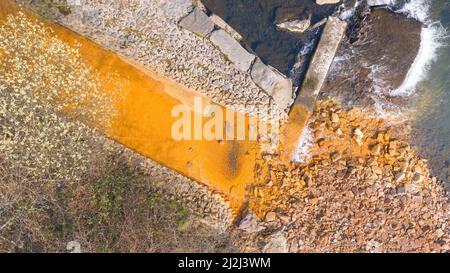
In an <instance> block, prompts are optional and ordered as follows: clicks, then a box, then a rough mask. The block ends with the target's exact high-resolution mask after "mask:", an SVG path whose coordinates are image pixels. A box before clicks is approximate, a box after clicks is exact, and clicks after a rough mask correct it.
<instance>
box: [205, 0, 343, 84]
mask: <svg viewBox="0 0 450 273" xmlns="http://www.w3.org/2000/svg"><path fill="white" fill-rule="evenodd" d="M202 3H204V4H205V6H206V7H207V8H208V10H209V11H211V12H213V13H215V14H217V15H219V16H220V17H221V18H222V19H224V20H225V21H226V22H227V23H228V24H229V25H230V26H231V27H233V28H234V29H235V30H236V31H237V32H238V33H239V34H241V35H242V36H243V37H244V40H243V44H244V46H246V47H247V49H250V50H252V51H253V52H255V53H256V55H257V56H258V57H260V58H261V59H262V60H263V62H265V63H266V64H269V65H271V66H273V67H275V68H277V69H278V70H279V71H280V72H282V73H284V74H285V75H290V74H292V68H293V67H294V65H295V63H296V62H298V61H299V60H298V56H299V53H301V52H302V51H303V52H305V51H307V50H308V48H306V47H308V46H309V47H310V48H312V47H313V46H311V42H313V39H314V38H315V37H317V32H318V31H319V30H318V29H316V30H315V31H312V30H308V31H306V32H304V33H301V34H299V33H293V32H289V31H283V30H279V29H278V28H277V27H276V22H277V21H280V20H283V19H293V18H295V17H300V18H307V17H308V16H309V15H311V16H312V17H311V25H314V24H315V23H317V22H319V21H320V20H322V19H323V18H325V17H328V16H329V15H331V14H332V13H333V11H334V10H335V8H336V5H323V6H320V5H317V4H316V2H315V0H203V1H202ZM300 55H301V54H300ZM305 55H307V54H305ZM293 73H297V71H295V72H293ZM292 76H294V77H295V76H296V75H292Z"/></svg>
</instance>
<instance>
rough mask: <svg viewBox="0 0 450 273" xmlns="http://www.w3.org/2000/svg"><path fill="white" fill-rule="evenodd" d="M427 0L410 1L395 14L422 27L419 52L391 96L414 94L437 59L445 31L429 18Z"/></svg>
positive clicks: (444, 37) (428, 2)
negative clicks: (420, 24) (402, 15)
mask: <svg viewBox="0 0 450 273" xmlns="http://www.w3.org/2000/svg"><path fill="white" fill-rule="evenodd" d="M429 10H430V1H429V0H410V1H409V2H407V3H405V5H404V6H403V7H402V8H401V9H399V10H398V11H397V12H400V13H404V14H406V15H408V16H409V17H412V18H414V19H416V20H419V21H420V22H422V23H424V24H425V26H423V27H422V31H421V35H420V37H421V39H420V48H419V52H418V54H417V56H416V58H415V59H414V62H413V64H412V65H411V68H410V69H409V71H408V73H407V75H406V77H405V80H404V81H403V83H402V84H401V86H400V87H398V88H397V89H395V90H393V91H391V92H390V94H391V95H392V96H410V95H412V94H414V92H415V89H416V86H417V84H418V83H420V82H421V81H423V80H424V79H425V78H426V77H427V73H428V71H429V69H430V66H431V65H432V64H433V62H434V61H435V60H436V58H437V51H438V49H439V48H440V47H441V46H443V44H444V42H443V41H444V40H445V39H446V30H445V28H444V27H443V26H442V25H441V24H440V23H439V22H434V23H432V22H431V20H430V18H429Z"/></svg>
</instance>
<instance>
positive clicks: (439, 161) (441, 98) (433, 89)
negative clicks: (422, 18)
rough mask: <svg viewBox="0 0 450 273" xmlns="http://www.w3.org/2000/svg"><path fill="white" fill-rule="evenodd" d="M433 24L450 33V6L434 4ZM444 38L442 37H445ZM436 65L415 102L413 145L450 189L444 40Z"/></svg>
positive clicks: (449, 80) (449, 76)
mask: <svg viewBox="0 0 450 273" xmlns="http://www.w3.org/2000/svg"><path fill="white" fill-rule="evenodd" d="M429 20H430V21H433V22H434V21H440V23H441V24H442V26H443V27H444V28H445V29H447V34H444V35H448V30H450V2H449V1H448V0H432V2H431V5H430V11H429ZM441 35H442V34H441ZM440 42H441V43H442V46H441V47H440V48H438V50H437V51H436V57H435V61H434V62H433V63H432V64H431V65H430V66H429V69H428V71H425V72H424V73H425V74H424V81H422V82H421V83H419V84H418V86H417V88H416V96H415V97H414V98H413V100H412V109H413V111H414V112H413V114H414V118H415V120H414V122H413V129H414V130H413V132H414V133H413V135H412V137H411V139H412V142H413V144H414V145H416V147H417V149H418V151H419V153H420V154H421V155H423V156H424V157H425V158H427V159H428V160H429V167H430V168H431V169H432V173H433V174H434V175H437V176H439V177H440V178H441V179H443V180H445V181H446V182H447V185H448V186H450V169H449V168H450V43H449V38H448V36H447V38H443V39H441V40H440Z"/></svg>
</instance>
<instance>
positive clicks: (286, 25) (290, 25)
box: [277, 19, 311, 33]
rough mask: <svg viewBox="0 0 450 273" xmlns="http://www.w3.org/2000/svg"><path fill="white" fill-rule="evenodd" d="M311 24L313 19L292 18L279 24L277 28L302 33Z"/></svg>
mask: <svg viewBox="0 0 450 273" xmlns="http://www.w3.org/2000/svg"><path fill="white" fill-rule="evenodd" d="M310 25H311V20H310V19H306V20H292V21H287V22H283V23H279V24H277V28H279V29H282V30H286V31H290V32H298V33H302V32H304V31H305V30H307V29H308V28H309V26H310Z"/></svg>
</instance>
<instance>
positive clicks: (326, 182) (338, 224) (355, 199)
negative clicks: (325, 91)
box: [241, 102, 450, 252]
mask: <svg viewBox="0 0 450 273" xmlns="http://www.w3.org/2000/svg"><path fill="white" fill-rule="evenodd" d="M332 113H339V117H340V123H339V128H341V130H342V134H341V135H338V134H336V132H335V131H336V129H335V128H333V122H332V121H331V118H330V117H331V114H332ZM310 123H311V125H310V127H311V128H312V130H314V139H313V141H314V143H315V145H314V146H313V147H312V148H311V149H310V153H311V158H312V160H311V161H310V162H308V163H304V164H298V163H290V164H283V163H280V162H279V161H278V160H277V158H276V157H275V158H272V159H267V160H264V161H262V160H261V161H258V162H257V168H256V169H257V170H258V173H257V175H258V177H259V179H260V180H258V181H259V182H258V183H259V184H258V185H259V187H260V190H259V192H262V193H261V194H259V195H258V196H257V197H255V198H254V199H252V200H251V202H250V208H251V209H252V211H254V212H255V213H256V215H257V216H258V217H261V219H263V218H264V217H266V216H267V213H268V212H275V211H276V218H275V219H274V220H273V221H270V222H269V221H265V222H264V225H265V226H266V229H267V230H275V231H276V230H282V231H283V234H284V236H285V238H286V239H287V242H288V244H289V246H290V247H289V251H291V252H448V251H449V245H450V226H449V225H448V215H450V206H449V202H448V201H449V200H448V193H447V191H446V189H445V185H444V184H443V183H442V182H439V181H438V180H437V179H436V178H432V177H430V173H429V171H428V168H427V166H426V160H423V159H421V158H419V157H418V156H417V155H416V153H415V152H414V150H413V149H411V148H410V147H409V145H408V144H407V143H406V142H404V141H402V139H403V138H404V137H405V136H406V135H407V131H406V130H405V128H404V127H403V126H402V125H396V126H395V128H390V127H389V126H388V125H387V124H386V123H385V122H384V120H383V119H382V118H376V117H368V115H367V113H365V112H363V111H360V110H357V109H351V110H344V109H343V108H342V107H341V106H339V105H336V104H335V103H334V102H320V103H318V105H317V107H316V110H315V112H314V114H313V116H312V118H311V120H310ZM355 128H359V131H361V133H357V135H360V136H361V135H364V136H365V137H364V138H361V141H362V143H361V145H358V144H357V143H356V142H355V140H354V135H355ZM319 143H322V146H321V147H319ZM391 144H392V146H393V147H394V146H395V147H396V153H395V154H393V155H391V154H390V153H388V152H387V151H386V152H385V151H384V149H382V148H381V147H384V146H387V147H389V146H390V145H391ZM376 145H379V146H380V149H379V151H376V152H375V153H374V147H375V146H376ZM377 150H378V148H377ZM267 180H270V181H271V183H270V186H269V185H268V184H267V183H265V181H267ZM262 196H264V197H262ZM276 237H277V238H278V237H280V238H281V235H279V234H278V235H277V236H276ZM300 238H301V240H300ZM241 239H242V240H245V239H244V238H241ZM260 239H261V240H266V241H267V240H268V241H270V240H272V239H273V238H272V235H264V234H263V235H261V236H260ZM279 240H280V241H282V238H281V239H279ZM248 249H252V251H258V249H260V248H259V246H258V245H254V246H252V247H249V246H248ZM264 250H267V248H266V247H264Z"/></svg>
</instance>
